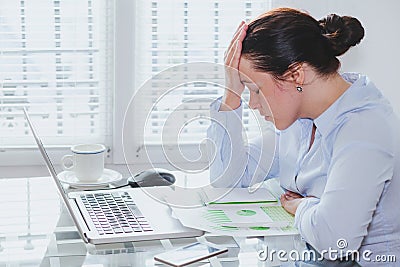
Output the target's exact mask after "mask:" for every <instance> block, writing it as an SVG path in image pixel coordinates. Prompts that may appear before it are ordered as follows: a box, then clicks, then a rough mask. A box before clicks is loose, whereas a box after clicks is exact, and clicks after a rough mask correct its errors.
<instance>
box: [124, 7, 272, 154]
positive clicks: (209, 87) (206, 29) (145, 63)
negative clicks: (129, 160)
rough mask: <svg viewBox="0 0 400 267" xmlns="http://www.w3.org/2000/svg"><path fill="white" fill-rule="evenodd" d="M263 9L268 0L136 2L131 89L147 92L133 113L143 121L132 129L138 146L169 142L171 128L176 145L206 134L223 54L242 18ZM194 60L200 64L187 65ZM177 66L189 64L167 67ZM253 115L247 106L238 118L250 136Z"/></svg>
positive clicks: (221, 83)
mask: <svg viewBox="0 0 400 267" xmlns="http://www.w3.org/2000/svg"><path fill="white" fill-rule="evenodd" d="M268 9H270V1H268V0H230V1H222V0H202V1H189V0H166V1H165V0H163V1H155V0H154V1H145V0H139V1H137V6H136V11H137V12H136V24H135V25H136V38H135V40H136V53H135V60H136V67H135V70H136V71H135V88H136V89H137V90H142V89H144V90H145V91H147V93H142V95H146V97H141V98H140V100H139V101H135V103H134V105H136V106H139V108H137V107H135V108H136V109H135V111H134V112H132V113H134V114H135V118H134V120H135V121H136V124H135V125H140V126H141V125H144V129H143V128H142V127H136V132H135V142H136V147H137V149H138V150H140V148H141V147H143V145H145V146H147V145H160V144H163V145H168V138H165V134H166V133H167V134H171V131H172V132H174V131H175V132H176V133H175V135H177V139H179V140H178V142H179V144H199V142H201V140H203V139H204V138H205V137H206V129H207V127H208V126H209V124H210V120H209V119H208V117H209V104H210V102H211V101H212V100H213V99H215V98H217V97H218V96H221V95H223V92H224V76H223V75H224V73H223V63H224V52H225V50H226V48H227V46H228V45H229V43H230V41H231V38H232V36H233V34H234V32H235V30H236V28H237V26H238V25H239V23H240V21H241V20H247V21H249V20H251V19H253V18H254V17H256V16H258V15H259V14H261V13H263V12H265V11H266V10H268ZM194 62H203V64H204V66H203V67H195V66H194V67H193V68H192V67H191V65H192V63H194ZM177 64H188V65H189V66H188V67H185V65H180V66H177V67H175V68H173V69H168V68H170V67H171V66H176V65H177ZM196 70H198V71H197V72H196ZM160 73H161V74H160ZM148 79H150V81H149V80H148ZM169 89H171V90H169ZM244 97H245V98H248V95H247V94H245V96H244ZM137 98H138V99H139V97H137ZM148 102H151V103H148ZM146 105H147V108H143V107H144V106H146ZM149 110H150V111H149ZM143 111H145V113H143ZM172 114H173V115H172ZM253 117H254V114H253V112H251V111H250V110H249V109H248V108H247V107H246V108H245V109H244V113H243V122H244V125H245V129H246V130H247V131H248V132H249V134H250V136H251V134H252V132H253V133H255V132H256V131H257V128H258V125H257V122H256V120H255V119H254V118H253ZM168 120H169V121H170V122H168ZM139 122H140V123H139ZM173 124H175V125H173ZM169 126H175V127H169ZM163 135H164V136H163ZM172 139H173V140H172V142H171V144H174V143H176V141H177V140H176V138H175V137H173V138H172Z"/></svg>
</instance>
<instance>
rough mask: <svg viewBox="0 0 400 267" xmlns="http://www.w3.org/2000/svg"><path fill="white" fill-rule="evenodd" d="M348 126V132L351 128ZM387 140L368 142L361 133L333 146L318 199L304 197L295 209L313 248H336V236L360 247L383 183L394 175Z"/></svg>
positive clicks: (298, 223) (354, 247) (299, 225)
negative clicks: (358, 136) (330, 160)
mask: <svg viewBox="0 0 400 267" xmlns="http://www.w3.org/2000/svg"><path fill="white" fill-rule="evenodd" d="M349 128H350V127H349ZM349 128H348V129H346V130H347V132H351V128H350V129H349ZM371 136H373V133H371ZM376 136H380V137H384V136H386V135H382V134H377V135H376ZM386 137H387V136H386ZM339 139H340V138H339ZM383 140H385V139H383ZM386 140H391V138H390V137H387V138H386ZM389 142H390V141H389ZM389 142H386V141H384V142H381V144H379V143H377V142H367V141H365V140H363V138H362V137H361V138H359V139H358V140H357V139H356V138H354V139H352V140H351V141H350V142H343V143H342V144H340V145H339V147H337V148H336V149H334V153H333V157H332V163H331V167H330V170H329V172H328V180H327V184H326V187H325V190H324V193H323V194H322V196H321V199H317V198H305V199H304V200H303V201H301V203H299V205H298V207H297V210H296V216H295V217H296V218H295V225H296V226H297V228H298V229H299V232H300V234H301V235H302V237H303V238H304V239H305V240H306V241H307V242H308V243H310V244H311V245H312V246H313V247H314V248H316V249H317V250H319V251H321V250H325V249H329V248H331V249H338V247H337V242H338V240H339V239H345V240H346V242H347V247H346V250H358V249H359V247H360V245H361V242H362V240H363V239H364V237H365V236H366V235H367V233H368V227H369V224H370V222H371V221H372V217H373V215H374V212H375V209H376V207H377V204H378V201H379V199H380V197H381V194H382V192H383V189H384V186H385V184H386V183H387V182H388V181H389V180H390V179H391V177H392V175H393V166H394V164H393V161H394V157H393V154H392V153H391V152H390V151H391V149H390V144H388V143H389ZM338 143H340V142H336V144H338ZM382 143H385V144H382Z"/></svg>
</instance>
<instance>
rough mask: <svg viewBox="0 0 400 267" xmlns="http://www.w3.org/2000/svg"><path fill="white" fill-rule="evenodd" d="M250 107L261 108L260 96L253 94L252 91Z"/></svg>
mask: <svg viewBox="0 0 400 267" xmlns="http://www.w3.org/2000/svg"><path fill="white" fill-rule="evenodd" d="M249 107H250V108H251V109H258V108H259V101H258V95H257V94H256V93H253V92H252V91H250V100H249Z"/></svg>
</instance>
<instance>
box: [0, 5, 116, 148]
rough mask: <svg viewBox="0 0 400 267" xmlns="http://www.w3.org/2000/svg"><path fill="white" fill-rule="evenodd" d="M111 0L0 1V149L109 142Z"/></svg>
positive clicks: (111, 62) (111, 90)
mask: <svg viewBox="0 0 400 267" xmlns="http://www.w3.org/2000/svg"><path fill="white" fill-rule="evenodd" d="M113 5H114V4H113V1H111V0H68V1H65V0H18V1H10V0H0V83H1V87H0V88H1V92H0V148H13V147H17V148H18V147H25V146H27V145H28V144H30V145H31V144H32V137H31V136H32V134H31V133H30V131H29V128H28V125H27V123H26V121H25V119H24V116H23V114H22V106H25V107H27V110H28V112H29V113H30V115H31V118H32V120H33V121H34V123H35V125H36V127H37V128H38V130H39V133H40V135H41V136H42V139H43V141H44V142H45V144H46V145H50V146H64V145H70V144H74V143H81V142H100V143H108V142H109V141H108V139H109V138H110V134H111V131H112V124H111V119H112V114H111V112H110V111H111V108H112V106H111V105H112V97H113V72H112V71H113V21H114V18H113Z"/></svg>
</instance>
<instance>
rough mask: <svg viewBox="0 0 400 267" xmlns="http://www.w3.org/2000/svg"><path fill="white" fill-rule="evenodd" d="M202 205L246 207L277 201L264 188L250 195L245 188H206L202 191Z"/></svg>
mask: <svg viewBox="0 0 400 267" xmlns="http://www.w3.org/2000/svg"><path fill="white" fill-rule="evenodd" d="M203 192H204V194H203V196H204V197H203V201H204V204H206V205H208V206H210V205H248V204H270V203H277V202H278V199H277V198H276V197H275V196H274V195H272V194H271V192H269V191H268V190H267V189H266V188H259V189H258V190H257V191H255V192H252V193H250V192H249V190H248V189H247V188H229V189H227V188H208V189H206V190H204V191H203Z"/></svg>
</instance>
